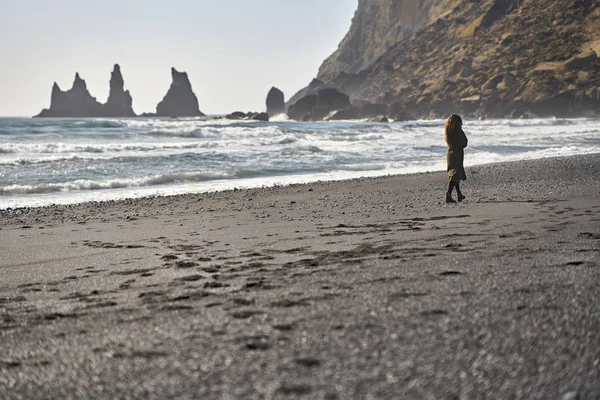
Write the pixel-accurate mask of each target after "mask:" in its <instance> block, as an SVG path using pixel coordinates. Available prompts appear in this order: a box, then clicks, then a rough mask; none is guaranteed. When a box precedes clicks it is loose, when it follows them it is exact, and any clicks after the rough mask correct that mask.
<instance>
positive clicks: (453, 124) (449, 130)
mask: <svg viewBox="0 0 600 400" xmlns="http://www.w3.org/2000/svg"><path fill="white" fill-rule="evenodd" d="M461 125H462V118H461V117H460V115H458V114H452V115H451V116H449V117H448V120H447V121H446V127H445V128H444V138H445V139H446V143H447V144H448V145H450V136H451V135H452V134H454V131H455V130H456V129H457V128H460V127H461Z"/></svg>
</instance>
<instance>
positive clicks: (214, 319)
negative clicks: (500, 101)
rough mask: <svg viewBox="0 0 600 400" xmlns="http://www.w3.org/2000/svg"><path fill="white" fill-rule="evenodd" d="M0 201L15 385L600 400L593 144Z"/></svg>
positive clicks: (238, 394)
mask: <svg viewBox="0 0 600 400" xmlns="http://www.w3.org/2000/svg"><path fill="white" fill-rule="evenodd" d="M467 176H468V180H467V181H466V182H464V183H463V184H462V185H461V186H462V189H463V192H464V193H465V194H466V196H467V199H466V200H465V201H464V202H463V203H459V204H451V205H446V204H445V203H444V202H443V201H444V195H445V190H446V185H447V178H446V176H445V172H431V173H425V174H415V175H400V176H392V177H380V178H363V179H355V180H351V181H338V182H324V183H313V184H305V185H292V186H286V187H275V188H265V189H248V190H236V191H228V192H214V193H206V194H193V195H190V194H188V195H179V196H175V197H155V198H146V199H134V200H132V199H130V200H122V201H114V202H106V203H84V204H78V205H70V206H53V207H43V208H31V209H20V210H15V212H11V213H7V212H0V238H1V240H0V336H1V337H2V340H1V341H0V343H2V344H1V345H0V350H1V351H0V352H1V353H2V354H1V355H0V372H1V373H0V393H3V395H4V396H5V397H6V398H7V399H24V398H32V397H39V393H44V395H45V396H47V397H49V398H75V397H84V398H98V399H105V398H106V399H109V398H134V397H135V398H203V399H223V398H240V399H241V398H252V399H308V398H327V399H332V400H333V399H352V398H381V399H396V398H448V397H461V396H462V397H468V398H512V397H517V398H520V397H525V398H597V397H599V396H600V372H599V371H600V370H599V369H598V365H599V364H598V363H599V360H600V345H599V344H598V341H597V332H598V331H600V310H599V308H598V306H597V305H598V304H599V302H600V297H599V296H600V290H599V288H600V278H599V275H598V268H600V248H599V247H598V244H599V243H600V154H593V155H584V156H572V157H559V158H547V159H539V160H534V161H522V162H511V163H501V164H489V165H482V166H477V167H471V168H468V169H467Z"/></svg>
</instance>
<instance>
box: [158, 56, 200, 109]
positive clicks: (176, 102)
mask: <svg viewBox="0 0 600 400" xmlns="http://www.w3.org/2000/svg"><path fill="white" fill-rule="evenodd" d="M171 76H172V79H173V82H172V83H171V87H170V88H169V91H168V92H167V94H166V95H165V97H164V98H163V100H162V101H161V102H160V103H158V105H157V106H156V115H157V116H159V117H203V116H204V114H203V113H202V112H201V111H200V109H199V107H198V98H197V97H196V95H195V94H194V91H193V90H192V85H191V83H190V80H189V79H188V76H187V73H185V72H179V71H177V70H176V69H175V68H171Z"/></svg>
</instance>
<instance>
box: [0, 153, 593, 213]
mask: <svg viewBox="0 0 600 400" xmlns="http://www.w3.org/2000/svg"><path fill="white" fill-rule="evenodd" d="M590 157H591V158H592V159H594V158H600V153H589V154H579V155H568V156H557V157H545V158H537V159H527V160H520V161H501V162H493V163H487V164H478V165H472V166H465V169H466V170H467V176H468V177H469V171H470V170H473V171H475V173H476V174H477V173H478V172H479V169H483V170H484V171H486V172H487V171H488V170H489V169H493V168H494V167H495V166H499V167H502V166H505V165H514V166H515V167H516V166H518V165H520V164H524V165H525V166H527V165H528V164H531V165H535V164H536V163H538V162H544V161H549V162H551V161H552V160H561V159H571V158H573V159H586V158H590ZM433 176H435V178H433V179H434V180H437V181H439V182H440V184H441V186H440V189H443V187H444V185H445V183H446V182H447V178H446V171H445V170H434V171H426V172H411V173H406V174H387V175H381V176H365V177H357V178H348V179H334V180H318V181H314V182H306V183H290V184H274V185H269V186H260V187H241V188H237V187H236V188H233V189H223V190H213V191H211V190H208V191H201V192H194V193H180V194H167V195H148V196H141V197H131V198H120V199H109V200H99V201H96V200H91V201H83V202H78V203H58V204H49V205H40V206H23V207H6V208H0V221H2V222H4V223H6V222H7V221H6V218H7V217H10V216H11V214H15V213H18V214H22V213H24V212H30V211H34V210H39V211H43V210H46V209H48V210H50V209H52V208H59V209H77V208H80V207H81V208H85V209H89V208H90V207H91V206H97V207H100V208H105V207H110V206H112V205H115V206H116V207H118V206H119V205H124V204H127V205H131V202H137V201H139V202H142V203H148V202H152V201H153V200H160V199H164V200H172V201H174V202H177V201H194V200H198V201H200V200H201V199H202V198H204V197H208V198H210V197H214V196H217V195H219V194H223V195H225V196H227V195H229V194H232V195H233V194H239V193H240V192H241V193H243V192H254V191H261V190H264V191H272V190H283V191H285V190H292V189H294V188H303V187H306V188H310V187H313V186H320V185H325V186H327V185H332V184H333V185H344V184H346V183H347V184H353V183H357V182H364V181H379V180H384V181H386V180H396V179H400V180H403V179H408V180H413V179H414V180H418V179H419V177H421V178H423V183H431V180H432V177H433ZM436 178H437V179H436ZM470 180H472V177H471V179H467V181H466V182H465V185H467V186H468V185H469V181H470Z"/></svg>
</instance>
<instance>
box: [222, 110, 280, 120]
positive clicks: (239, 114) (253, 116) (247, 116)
mask: <svg viewBox="0 0 600 400" xmlns="http://www.w3.org/2000/svg"><path fill="white" fill-rule="evenodd" d="M225 118H226V119H232V120H253V121H263V122H268V121H269V114H267V113H265V112H252V111H248V112H247V113H245V112H243V111H234V112H232V113H231V114H227V115H226V116H225Z"/></svg>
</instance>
